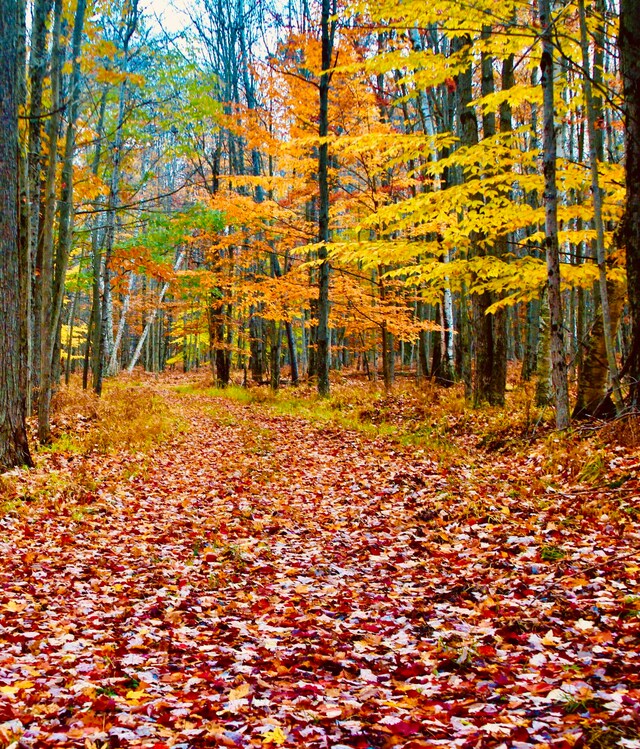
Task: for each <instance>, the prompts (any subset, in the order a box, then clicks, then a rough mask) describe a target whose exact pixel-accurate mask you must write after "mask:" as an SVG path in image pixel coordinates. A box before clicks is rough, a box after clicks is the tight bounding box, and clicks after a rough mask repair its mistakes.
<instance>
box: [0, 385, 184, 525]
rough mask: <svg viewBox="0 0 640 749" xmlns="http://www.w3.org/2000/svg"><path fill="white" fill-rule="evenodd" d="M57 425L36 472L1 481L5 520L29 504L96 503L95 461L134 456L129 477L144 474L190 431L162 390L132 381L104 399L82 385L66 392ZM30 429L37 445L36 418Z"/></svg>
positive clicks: (58, 399) (58, 400)
mask: <svg viewBox="0 0 640 749" xmlns="http://www.w3.org/2000/svg"><path fill="white" fill-rule="evenodd" d="M51 424H52V433H53V440H52V442H51V443H50V444H48V445H39V446H38V447H37V448H36V450H35V451H34V457H35V460H36V468H35V470H32V471H26V470H18V469H17V470H14V471H11V472H9V473H6V474H3V475H0V516H3V515H7V514H16V513H20V512H21V511H22V510H23V509H24V507H25V503H32V502H42V503H44V502H46V503H48V504H50V505H51V506H54V507H56V508H60V507H63V506H67V505H74V506H76V505H77V506H82V505H83V504H86V503H90V502H92V501H93V500H94V498H95V496H96V493H97V492H98V491H99V488H100V484H101V479H100V478H99V476H98V474H97V472H96V466H95V462H96V461H95V460H94V456H102V455H106V454H116V453H119V454H121V455H122V456H128V457H126V459H123V471H129V472H131V471H134V470H138V466H139V464H140V463H141V461H144V456H145V454H147V453H149V452H150V451H151V450H152V449H153V447H154V445H157V444H158V443H160V442H163V441H165V440H168V439H170V438H171V437H173V436H174V435H176V434H177V433H179V432H183V431H185V430H186V428H187V426H186V422H185V421H184V420H183V419H181V418H180V415H179V414H177V413H176V412H175V410H174V409H172V407H171V406H170V405H169V403H167V401H166V400H165V398H164V397H163V396H162V394H161V393H160V392H159V391H158V388H157V387H154V386H153V384H150V383H146V382H141V381H137V380H134V379H130V378H126V379H125V378H122V379H120V380H117V381H110V382H108V383H106V385H105V390H104V393H103V395H102V397H101V398H98V397H97V396H96V395H95V394H94V393H93V392H91V391H87V390H82V388H81V387H80V386H79V384H78V383H76V382H73V383H72V384H71V385H70V386H69V387H63V388H61V389H60V390H59V391H58V392H57V393H56V394H55V396H54V398H53V401H52V419H51ZM29 426H30V431H31V436H32V439H33V441H34V442H35V433H36V424H35V418H34V419H30V420H29ZM101 460H102V458H101V457H98V462H100V461H101Z"/></svg>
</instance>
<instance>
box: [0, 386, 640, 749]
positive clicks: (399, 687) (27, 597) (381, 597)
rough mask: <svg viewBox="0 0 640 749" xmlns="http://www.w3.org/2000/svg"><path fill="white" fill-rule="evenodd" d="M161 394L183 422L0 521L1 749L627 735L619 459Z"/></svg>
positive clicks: (634, 630)
mask: <svg viewBox="0 0 640 749" xmlns="http://www.w3.org/2000/svg"><path fill="white" fill-rule="evenodd" d="M166 397H168V398H171V399H173V400H174V402H175V403H174V407H175V408H180V409H182V410H183V411H184V414H185V419H186V420H188V421H189V422H190V423H191V429H190V431H189V432H187V433H184V434H181V435H178V436H176V437H174V438H173V439H172V440H171V441H170V442H168V443H165V444H163V445H159V446H158V447H157V449H155V450H154V451H152V452H151V453H150V454H148V455H145V454H142V453H139V454H130V455H128V456H125V457H123V456H122V455H112V456H104V455H97V454H94V455H88V456H73V455H68V456H67V457H62V456H54V457H52V458H51V460H50V466H49V468H50V469H51V470H54V469H55V470H56V471H57V472H58V474H59V476H60V477H64V476H65V475H72V476H74V475H75V476H78V475H81V476H84V477H89V478H90V479H91V481H89V480H85V481H84V484H83V485H84V486H86V487H87V488H86V489H85V490H84V491H83V492H80V493H78V492H75V493H71V494H69V493H65V490H64V489H61V490H60V491H59V492H58V494H57V495H56V496H53V497H49V498H48V499H46V500H45V499H39V500H38V501H34V502H32V503H30V505H29V507H28V509H27V510H26V511H25V510H21V511H20V512H15V513H11V512H10V513H9V514H7V515H6V516H5V517H4V518H3V519H2V520H1V521H0V525H1V527H2V535H1V538H0V553H1V555H2V556H1V558H2V563H1V567H0V573H1V577H0V581H1V599H0V747H7V746H14V747H16V746H19V747H45V746H47V747H48V746H53V747H55V746H58V747H75V746H78V747H82V746H85V747H89V748H91V749H96V748H100V747H116V746H121V747H154V748H155V749H163V748H164V747H183V748H184V749H187V748H188V747H193V748H194V749H196V748H197V747H216V746H229V747H234V746H235V747H248V746H263V745H264V746H267V747H268V746H277V745H282V746H285V747H332V748H333V749H345V748H347V747H354V748H355V747H357V748H359V749H367V748H368V747H371V748H377V747H391V746H397V747H407V749H408V748H409V747H414V748H416V749H417V748H418V747H438V746H443V747H504V748H507V747H509V748H511V747H513V748H514V749H525V747H558V749H560V748H564V747H576V748H579V747H584V746H590V747H602V748H604V747H615V746H621V747H640V740H639V736H640V657H639V655H640V626H639V625H640V618H639V617H640V611H639V610H640V599H639V598H637V597H636V596H637V595H638V594H639V591H638V584H637V580H638V573H640V566H639V565H640V561H639V556H640V555H639V554H638V541H639V540H640V534H639V533H638V530H637V527H636V525H635V523H634V519H635V518H636V517H637V509H638V506H639V504H640V497H638V496H636V492H637V493H638V494H640V488H638V485H637V483H636V480H635V474H634V472H633V471H634V470H635V466H630V470H629V471H628V473H627V476H626V478H627V479H628V480H627V481H626V483H625V484H624V485H623V486H622V487H620V488H617V489H616V488H609V489H606V488H605V489H602V490H599V491H598V490H588V491H586V490H583V489H581V488H580V487H577V488H576V487H573V488H572V487H568V488H565V489H563V492H558V491H549V490H548V489H547V491H545V490H544V483H543V482H541V481H540V480H539V479H538V478H537V477H538V476H539V474H540V471H541V470H542V469H541V462H542V461H543V457H542V456H537V457H536V456H535V455H532V456H530V457H528V458H521V459H519V460H518V461H514V459H513V457H512V456H511V457H510V456H507V455H502V456H501V455H493V456H491V455H487V454H482V453H480V452H473V451H471V450H470V451H469V455H468V456H467V459H464V458H463V459H458V460H456V461H455V462H454V464H453V465H451V466H449V467H443V466H442V464H441V463H439V462H436V461H434V460H433V456H430V455H429V452H428V450H419V449H416V448H403V447H400V446H398V445H397V444H394V443H391V442H388V441H385V440H382V439H377V440H372V439H366V438H364V437H363V436H362V435H361V434H359V433H357V432H350V431H346V430H344V429H341V428H337V427H332V426H330V425H325V426H313V425H311V424H309V423H307V422H305V421H303V420H301V419H294V418H289V417H285V416H276V415H274V414H273V413H272V412H270V411H269V410H268V409H267V408H265V407H261V406H258V405H242V404H238V403H234V402H231V401H222V400H220V399H215V398H211V397H206V396H204V395H182V396H178V395H176V394H175V393H174V394H168V395H167V396H166ZM625 460H626V458H625V457H624V456H622V457H620V458H619V459H618V464H619V465H618V467H619V468H621V470H622V469H623V468H624V467H625V466H624V463H625ZM60 485H61V486H64V485H65V484H64V481H63V480H62V479H61V482H60ZM612 498H613V499H615V500H616V502H613V500H612ZM618 500H619V501H618ZM612 506H619V507H621V508H622V509H621V511H620V512H617V513H613V514H612V513H611V509H610V508H611V507H612Z"/></svg>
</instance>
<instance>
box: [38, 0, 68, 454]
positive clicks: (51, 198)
mask: <svg viewBox="0 0 640 749" xmlns="http://www.w3.org/2000/svg"><path fill="white" fill-rule="evenodd" d="M61 34H62V0H55V4H54V10H53V31H52V42H51V44H52V51H51V107H52V113H51V115H50V117H49V122H48V124H47V136H48V141H49V143H48V146H49V163H48V165H47V177H46V182H45V198H44V216H43V220H42V265H41V270H40V300H41V301H40V389H39V393H38V439H39V440H40V442H41V444H47V443H49V442H50V441H51V425H50V408H51V388H52V382H51V361H52V357H53V330H52V324H53V312H52V305H53V233H54V221H55V212H56V167H57V163H58V130H59V128H60V85H61V80H60V79H61V76H62V49H61V46H60V45H61V39H60V37H61Z"/></svg>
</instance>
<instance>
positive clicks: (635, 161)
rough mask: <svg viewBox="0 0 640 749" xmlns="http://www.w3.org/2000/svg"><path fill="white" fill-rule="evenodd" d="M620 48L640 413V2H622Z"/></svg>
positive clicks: (633, 381)
mask: <svg viewBox="0 0 640 749" xmlns="http://www.w3.org/2000/svg"><path fill="white" fill-rule="evenodd" d="M619 47H620V69H621V72H622V81H623V87H624V106H625V145H626V161H625V174H626V191H627V192H626V199H625V208H624V217H623V220H622V222H621V226H620V230H619V236H620V239H621V242H622V244H623V246H624V247H625V249H626V263H627V288H628V296H629V311H630V314H631V348H630V352H629V356H628V357H627V362H626V363H625V366H624V370H625V374H626V375H627V377H628V378H629V405H630V406H631V407H632V408H634V409H640V0H620V37H619Z"/></svg>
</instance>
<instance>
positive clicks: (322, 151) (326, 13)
mask: <svg viewBox="0 0 640 749" xmlns="http://www.w3.org/2000/svg"><path fill="white" fill-rule="evenodd" d="M335 12H336V0H322V16H321V27H322V29H321V36H322V73H321V75H320V113H319V118H318V119H319V122H318V134H319V136H320V146H319V148H318V190H319V202H318V241H319V242H320V243H321V247H320V249H319V250H318V259H319V260H320V269H319V282H318V330H317V333H316V357H317V373H318V393H319V394H320V395H321V396H323V397H326V396H328V395H329V359H330V350H329V275H330V266H329V260H328V251H327V246H326V243H327V242H328V241H329V143H328V142H327V135H328V133H329V85H330V82H331V74H330V73H329V70H330V68H331V55H332V52H333V39H334V36H335V29H336V22H335V20H332V18H331V16H335Z"/></svg>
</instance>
